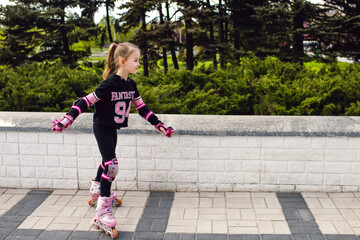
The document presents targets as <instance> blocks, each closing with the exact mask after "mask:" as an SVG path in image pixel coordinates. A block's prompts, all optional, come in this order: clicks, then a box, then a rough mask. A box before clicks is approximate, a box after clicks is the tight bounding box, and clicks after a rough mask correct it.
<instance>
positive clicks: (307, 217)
mask: <svg viewBox="0 0 360 240" xmlns="http://www.w3.org/2000/svg"><path fill="white" fill-rule="evenodd" d="M298 213H299V215H300V218H301V220H303V221H313V220H315V218H314V216H313V215H312V213H311V211H310V210H309V209H299V210H298Z"/></svg>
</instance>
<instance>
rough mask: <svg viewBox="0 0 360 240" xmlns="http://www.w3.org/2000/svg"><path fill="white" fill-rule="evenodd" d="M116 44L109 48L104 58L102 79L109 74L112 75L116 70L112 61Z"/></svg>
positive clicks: (113, 60)
mask: <svg viewBox="0 0 360 240" xmlns="http://www.w3.org/2000/svg"><path fill="white" fill-rule="evenodd" d="M116 45H117V44H116V43H112V44H110V46H109V50H108V54H107V58H106V66H105V70H104V72H103V79H104V80H105V79H107V78H108V77H109V76H110V75H111V74H113V73H114V72H115V70H116V62H115V59H114V53H115V50H116Z"/></svg>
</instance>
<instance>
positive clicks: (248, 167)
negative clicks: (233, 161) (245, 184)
mask: <svg viewBox="0 0 360 240" xmlns="http://www.w3.org/2000/svg"><path fill="white" fill-rule="evenodd" d="M241 162H242V170H243V171H249V172H259V171H261V161H256V160H242V161H241Z"/></svg>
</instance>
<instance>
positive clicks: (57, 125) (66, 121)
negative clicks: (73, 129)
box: [52, 115, 74, 132]
mask: <svg viewBox="0 0 360 240" xmlns="http://www.w3.org/2000/svg"><path fill="white" fill-rule="evenodd" d="M73 122H74V119H73V117H72V116H70V115H65V116H64V117H63V119H61V120H60V121H59V120H57V119H55V120H54V121H53V126H52V130H53V131H54V132H62V131H63V130H64V129H65V128H67V127H68V126H69V125H71V124H72V123H73Z"/></svg>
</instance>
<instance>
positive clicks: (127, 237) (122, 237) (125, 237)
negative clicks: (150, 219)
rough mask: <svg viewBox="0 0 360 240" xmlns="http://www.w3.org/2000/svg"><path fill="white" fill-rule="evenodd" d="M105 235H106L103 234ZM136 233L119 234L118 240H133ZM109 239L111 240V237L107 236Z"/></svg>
mask: <svg viewBox="0 0 360 240" xmlns="http://www.w3.org/2000/svg"><path fill="white" fill-rule="evenodd" d="M103 235H105V234H103ZM133 235H134V233H132V232H118V238H117V240H131V239H132V237H133ZM106 237H107V239H108V240H109V237H108V236H106Z"/></svg>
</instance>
